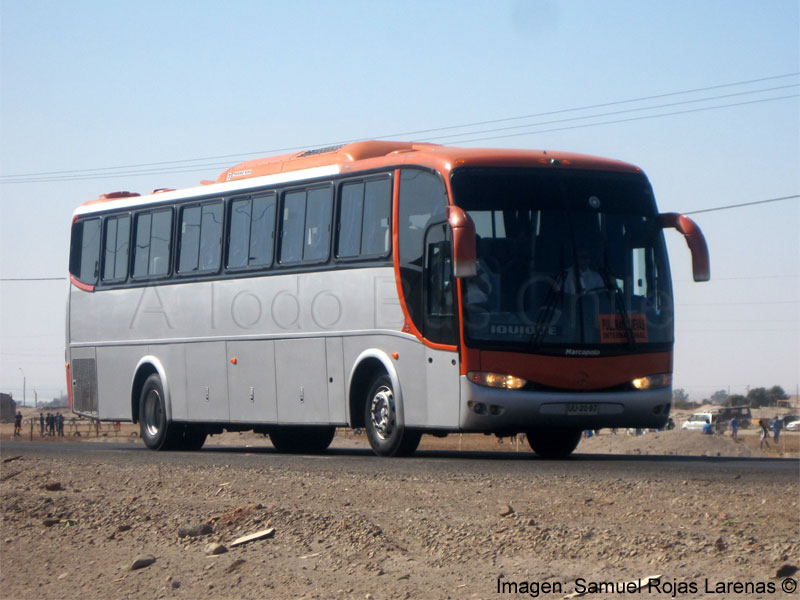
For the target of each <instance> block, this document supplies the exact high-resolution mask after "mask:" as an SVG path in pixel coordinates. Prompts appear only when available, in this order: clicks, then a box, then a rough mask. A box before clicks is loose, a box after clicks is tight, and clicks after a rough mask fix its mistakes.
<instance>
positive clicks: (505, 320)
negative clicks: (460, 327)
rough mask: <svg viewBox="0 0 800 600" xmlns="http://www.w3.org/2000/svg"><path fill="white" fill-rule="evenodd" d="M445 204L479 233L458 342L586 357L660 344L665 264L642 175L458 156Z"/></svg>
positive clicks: (666, 341)
mask: <svg viewBox="0 0 800 600" xmlns="http://www.w3.org/2000/svg"><path fill="white" fill-rule="evenodd" d="M452 185H453V196H454V201H455V203H456V204H457V205H458V206H460V207H461V208H463V209H464V210H466V211H467V213H468V214H469V215H470V217H471V218H472V220H473V221H474V223H475V229H476V233H477V258H478V272H477V275H476V276H475V277H471V278H468V279H465V280H463V281H464V284H463V285H462V292H463V294H464V298H463V300H464V302H463V305H464V307H465V314H464V318H465V323H466V327H465V333H466V340H467V343H468V344H469V345H471V346H473V347H479V348H485V349H508V348H509V346H511V347H516V348H517V349H518V350H521V351H527V352H538V353H556V354H567V355H578V356H595V355H603V354H612V353H620V352H632V351H649V352H652V351H654V350H657V349H660V348H657V347H658V346H662V347H664V349H667V348H669V347H670V346H671V344H672V340H673V304H672V290H671V284H670V274H669V267H668V263H667V256H666V248H665V244H664V237H663V234H662V230H661V225H660V222H659V218H658V213H657V211H656V206H655V201H654V199H653V194H652V190H651V188H650V184H649V183H648V181H647V179H646V178H645V177H644V176H643V175H640V174H635V173H633V174H629V173H606V172H595V171H572V170H566V169H557V168H553V169H541V168H475V167H462V168H461V169H458V170H456V171H454V172H453V175H452Z"/></svg>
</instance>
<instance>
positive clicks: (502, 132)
mask: <svg viewBox="0 0 800 600" xmlns="http://www.w3.org/2000/svg"><path fill="white" fill-rule="evenodd" d="M798 94H800V2H798V1H797V0H766V1H765V2H752V1H751V0H746V1H739V0H704V1H703V2H697V1H696V0H691V1H685V2H684V1H680V2H679V1H664V2H656V1H614V0H608V1H604V2H595V1H593V0H572V1H569V2H567V1H556V0H492V1H491V2H488V1H486V2H477V1H468V0H462V1H460V2H445V1H440V0H420V1H417V0H404V1H403V2H376V1H374V0H364V1H356V0H337V1H335V2H334V1H321V0H320V1H307V0H293V1H292V2H284V1H277V0H276V1H269V0H263V1H243V0H230V1H228V2H225V3H224V4H223V3H218V2H210V1H202V0H201V1H192V2H189V1H188V0H187V1H184V2H181V1H177V0H175V1H167V2H164V1H163V0H160V1H158V2H155V1H151V0H137V1H136V2H133V1H122V0H121V1H119V2H107V1H77V0H76V1H70V2H61V1H51V2H43V1H40V0H26V1H25V2H21V1H18V0H0V391H3V392H12V393H13V395H14V397H15V399H19V398H21V397H22V393H23V378H24V381H25V387H26V395H27V399H28V403H29V404H31V403H32V399H33V390H34V389H35V390H36V392H37V394H38V397H39V399H46V400H49V399H51V398H53V397H54V396H57V395H59V394H60V393H61V392H64V391H65V385H66V383H65V378H64V322H65V314H64V312H65V306H66V304H65V300H66V292H67V283H66V281H65V280H64V279H58V278H64V277H65V275H66V273H67V262H68V250H69V225H70V221H71V216H72V213H73V211H74V210H75V208H76V207H77V206H78V205H80V204H81V203H83V202H85V201H87V200H90V199H93V198H96V197H97V196H98V195H99V194H101V193H105V192H111V191H116V190H132V191H139V192H142V193H144V192H148V191H150V190H153V189H155V188H163V187H174V188H182V187H189V186H193V185H197V184H198V183H199V181H200V180H203V179H206V180H209V179H210V180H213V179H216V177H217V175H218V174H219V173H220V172H222V171H223V170H224V169H225V168H227V167H229V166H232V165H234V164H236V163H238V162H240V161H241V160H245V159H249V158H255V157H257V156H265V155H270V154H275V153H284V152H289V151H295V150H301V149H310V148H315V147H320V146H325V145H328V144H332V143H337V142H343V141H347V140H355V139H402V140H409V139H410V140H416V141H433V142H437V143H445V144H448V145H454V146H458V145H462V146H469V147H479V146H487V147H508V148H533V149H551V150H564V151H572V152H582V153H587V154H594V155H600V156H606V157H610V158H616V159H621V160H624V161H627V162H631V163H634V164H636V165H638V166H640V167H641V168H642V169H644V171H645V172H646V173H647V175H648V177H649V178H650V181H651V183H652V185H653V188H654V190H655V194H656V198H657V201H658V204H659V208H660V210H661V211H662V212H682V213H693V212H695V211H702V210H706V209H713V208H720V207H729V206H736V205H742V204H746V205H748V206H740V207H738V208H727V209H724V210H714V211H710V212H700V213H697V214H692V215H690V216H692V218H694V219H695V220H696V222H697V223H698V224H699V225H700V227H701V228H702V229H703V232H704V233H705V235H706V239H707V241H708V245H709V249H710V253H711V276H712V281H710V282H708V283H694V282H692V280H691V261H690V255H689V252H688V249H687V248H686V245H685V243H684V242H683V239H682V237H681V236H680V235H679V234H677V232H674V231H672V232H670V231H668V232H667V240H668V250H669V253H670V257H671V264H672V274H673V280H674V287H675V296H676V305H677V306H676V330H675V334H676V343H675V364H674V386H675V387H676V388H683V389H685V390H686V391H687V392H688V393H689V395H690V396H691V398H692V399H696V400H701V399H703V398H706V397H708V396H710V395H711V394H712V393H713V392H715V391H717V390H721V389H724V390H726V391H729V392H730V393H746V392H747V389H748V387H759V386H765V387H770V386H772V385H781V386H782V387H783V388H784V389H785V390H786V391H787V392H788V393H791V394H795V393H798V391H797V390H798V387H799V386H800V233H798V232H800V198H798V197H797V196H798V195H800V98H798ZM576 109H577V110H576ZM140 165H146V166H140ZM787 197H789V199H786V200H774V199H777V198H787ZM764 200H774V201H771V202H765V203H759V204H753V203H756V202H761V201H764ZM20 278H22V279H27V280H26V281H16V279H20ZM31 278H44V280H41V281H39V280H37V281H33V280H30V279H31ZM49 278H55V279H49Z"/></svg>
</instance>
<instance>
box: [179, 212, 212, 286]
mask: <svg viewBox="0 0 800 600" xmlns="http://www.w3.org/2000/svg"><path fill="white" fill-rule="evenodd" d="M179 231H180V246H179V256H178V273H192V272H198V271H200V272H209V271H216V270H217V269H218V268H219V262H220V259H219V256H220V248H221V245H222V203H221V202H212V203H207V204H202V205H199V206H187V207H185V208H183V209H182V210H181V222H180V230H179Z"/></svg>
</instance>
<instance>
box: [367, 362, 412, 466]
mask: <svg viewBox="0 0 800 600" xmlns="http://www.w3.org/2000/svg"><path fill="white" fill-rule="evenodd" d="M364 428H365V429H366V431H367V438H368V439H369V445H370V446H372V449H373V451H374V452H375V454H377V455H378V456H411V455H412V454H413V453H414V451H415V450H416V449H417V446H419V441H420V439H421V438H422V434H421V433H420V432H418V431H410V430H408V429H405V427H403V425H402V424H401V423H399V422H398V418H397V406H396V404H395V397H394V389H393V388H392V381H391V379H389V377H388V376H387V375H380V376H378V377H376V378H375V380H374V381H373V383H372V385H371V386H370V388H369V393H368V395H367V401H366V403H365V406H364Z"/></svg>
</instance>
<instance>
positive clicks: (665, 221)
mask: <svg viewBox="0 0 800 600" xmlns="http://www.w3.org/2000/svg"><path fill="white" fill-rule="evenodd" d="M659 217H660V219H661V227H662V228H665V229H666V228H668V227H670V228H672V229H677V230H678V231H680V232H681V233H682V234H683V237H684V238H686V244H687V245H688V246H689V251H690V252H691V253H692V274H693V276H694V280H695V281H708V280H709V279H711V263H710V258H709V256H708V245H707V244H706V238H705V237H704V236H703V232H702V231H700V228H699V227H698V226H697V223H695V222H694V221H692V220H691V219H690V218H689V217H686V216H684V215H679V214H678V213H664V214H662V215H659Z"/></svg>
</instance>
